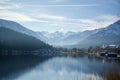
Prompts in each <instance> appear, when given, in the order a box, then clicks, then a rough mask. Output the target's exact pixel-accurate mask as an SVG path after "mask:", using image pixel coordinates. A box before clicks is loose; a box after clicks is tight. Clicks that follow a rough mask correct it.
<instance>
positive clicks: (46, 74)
mask: <svg viewBox="0 0 120 80" xmlns="http://www.w3.org/2000/svg"><path fill="white" fill-rule="evenodd" d="M31 61H32V59H31ZM24 63H26V62H24ZM113 66H116V67H117V68H119V67H120V65H119V64H118V63H116V62H108V61H106V60H104V63H103V59H101V58H99V57H95V56H94V57H93V56H83V57H76V58H73V57H55V58H50V59H47V60H44V61H43V62H42V63H39V64H38V63H37V65H36V66H34V67H33V68H32V69H29V70H27V71H25V70H24V71H22V74H19V76H17V77H14V78H11V79H12V80H102V77H101V76H100V75H99V74H100V73H101V71H103V69H104V71H105V70H108V69H109V68H111V67H113ZM7 79H8V78H7ZM7 79H6V80H7ZM9 79H10V78H9Z"/></svg>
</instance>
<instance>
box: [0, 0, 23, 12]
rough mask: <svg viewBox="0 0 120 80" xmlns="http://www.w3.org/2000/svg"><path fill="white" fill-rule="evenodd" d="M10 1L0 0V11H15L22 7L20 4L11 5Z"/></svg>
mask: <svg viewBox="0 0 120 80" xmlns="http://www.w3.org/2000/svg"><path fill="white" fill-rule="evenodd" d="M10 1H11V0H0V10H6V9H17V8H21V7H23V5H22V4H20V3H12V2H10Z"/></svg>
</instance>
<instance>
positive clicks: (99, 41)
mask: <svg viewBox="0 0 120 80" xmlns="http://www.w3.org/2000/svg"><path fill="white" fill-rule="evenodd" d="M103 44H104V45H108V44H119V45H120V20H119V21H117V22H115V23H113V24H111V25H109V26H108V27H106V28H103V29H101V30H100V31H98V32H96V33H94V34H92V35H90V36H88V37H87V38H85V39H84V40H82V41H80V42H79V43H77V44H76V45H74V46H73V47H81V48H87V47H89V46H101V45H103Z"/></svg>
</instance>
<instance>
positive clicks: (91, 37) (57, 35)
mask: <svg viewBox="0 0 120 80" xmlns="http://www.w3.org/2000/svg"><path fill="white" fill-rule="evenodd" d="M0 27H5V28H9V29H12V30H14V31H17V32H20V33H24V34H27V35H30V36H33V37H35V38H37V39H40V40H42V41H44V42H46V43H48V44H51V45H54V46H62V47H66V46H67V47H68V46H70V47H81V48H84V47H89V46H99V45H103V44H119V43H120V20H118V21H117V22H115V23H113V24H111V25H109V26H108V27H106V28H100V29H95V30H86V31H83V32H71V31H69V32H67V33H63V32H60V31H56V32H54V33H49V32H45V31H42V32H34V31H32V30H29V29H27V28H25V27H23V26H22V25H20V24H19V23H16V22H13V21H8V20H3V19H0Z"/></svg>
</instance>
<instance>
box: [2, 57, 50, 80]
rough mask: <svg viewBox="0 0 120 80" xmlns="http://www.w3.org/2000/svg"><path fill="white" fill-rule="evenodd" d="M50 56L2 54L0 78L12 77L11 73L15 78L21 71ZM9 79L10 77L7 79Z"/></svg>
mask: <svg viewBox="0 0 120 80" xmlns="http://www.w3.org/2000/svg"><path fill="white" fill-rule="evenodd" d="M47 59H48V58H47V57H46V58H45V57H44V58H43V57H38V56H28V55H27V56H0V80H1V79H2V78H9V76H10V79H11V75H13V74H15V76H12V77H13V78H14V77H16V76H17V75H20V73H22V74H23V72H25V71H27V70H30V69H32V68H34V67H35V66H37V65H38V64H40V63H42V62H44V61H45V60H47ZM3 80H6V79H3ZM7 80H8V79H7Z"/></svg>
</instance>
